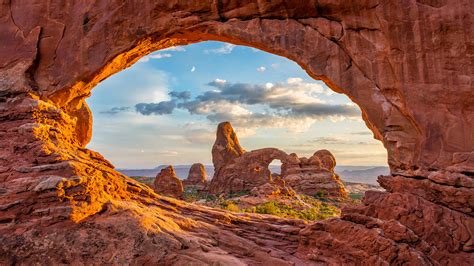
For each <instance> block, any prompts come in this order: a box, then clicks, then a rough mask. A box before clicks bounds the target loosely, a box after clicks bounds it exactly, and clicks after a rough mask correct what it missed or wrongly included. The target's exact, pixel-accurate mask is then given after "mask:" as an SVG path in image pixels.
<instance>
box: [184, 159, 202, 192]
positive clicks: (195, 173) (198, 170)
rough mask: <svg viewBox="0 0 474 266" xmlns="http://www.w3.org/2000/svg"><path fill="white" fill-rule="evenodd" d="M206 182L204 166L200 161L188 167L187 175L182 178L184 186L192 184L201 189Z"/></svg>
mask: <svg viewBox="0 0 474 266" xmlns="http://www.w3.org/2000/svg"><path fill="white" fill-rule="evenodd" d="M206 184H207V175H206V168H205V167H204V165H203V164H202V163H195V164H193V165H191V168H190V169H189V174H188V177H187V178H186V179H185V180H183V185H184V186H193V187H196V188H198V189H203V188H204V187H205V186H206Z"/></svg>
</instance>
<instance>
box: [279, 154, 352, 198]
mask: <svg viewBox="0 0 474 266" xmlns="http://www.w3.org/2000/svg"><path fill="white" fill-rule="evenodd" d="M288 157H289V159H287V160H284V161H282V162H283V164H282V166H281V177H282V178H283V180H285V182H286V183H287V184H288V185H289V186H290V187H292V188H293V189H294V190H295V191H297V192H298V193H302V194H306V195H324V196H326V197H333V198H346V197H347V192H346V190H345V188H344V184H342V182H341V179H340V177H339V176H338V175H337V174H336V173H335V172H334V167H335V166H336V159H335V158H334V156H333V155H332V154H331V152H329V151H328V150H319V151H317V152H315V153H314V155H313V156H311V157H310V158H305V157H302V158H298V156H297V155H296V154H294V153H293V154H290V155H289V156H288Z"/></svg>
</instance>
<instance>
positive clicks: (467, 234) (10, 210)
mask: <svg viewBox="0 0 474 266" xmlns="http://www.w3.org/2000/svg"><path fill="white" fill-rule="evenodd" d="M473 9H474V2H473V1H470V0H444V1H430V0H423V1H421V0H420V1H416V0H407V1H329V0H322V1H311V0H310V1H278V0H277V1H257V2H256V1H250V0H243V1H148V2H147V3H145V4H138V3H137V2H134V1H126V2H113V1H89V2H83V3H81V4H78V3H70V2H61V1H56V2H54V1H34V0H33V1H28V3H27V2H24V1H4V2H2V3H1V4H0V19H1V23H0V40H1V43H2V45H0V243H2V245H1V246H0V264H13V263H22V264H37V263H42V264H61V263H71V264H72V263H79V264H81V263H82V264H127V263H130V262H133V263H136V264H178V265H179V264H189V263H190V262H193V263H196V264H213V263H214V264H215V263H219V262H220V263H222V264H232V265H238V264H245V263H246V264H272V265H273V264H274V265H277V264H282V265H284V264H289V263H296V264H307V265H308V264H309V265H310V264H321V263H328V264H330V263H336V264H349V263H352V264H355V263H360V262H363V263H366V264H389V263H392V264H403V263H406V264H416V265H423V264H425V265H430V264H441V265H446V264H451V265H462V264H466V263H469V262H471V261H474V253H473V247H474V245H473V243H472V241H473V239H474V237H473V231H472V228H473V227H474V226H473V217H472V210H473V209H474V204H473V202H472V200H471V196H472V195H474V191H473V186H472V183H473V181H472V180H473V176H474V151H473V147H474V138H473V134H472V132H474V95H473V94H474V90H473V86H472V84H473V71H472V55H473V52H472V47H474V44H473V40H474V33H473V26H472V25H473V18H472V10H473ZM204 40H219V41H226V42H231V43H234V44H243V45H249V46H252V47H255V48H259V49H262V50H265V51H267V52H271V53H275V54H278V55H282V56H285V57H288V58H290V59H292V60H294V61H295V62H297V63H298V64H299V65H300V66H301V67H303V68H304V69H305V70H306V71H307V72H308V74H309V75H310V76H312V77H314V78H318V79H322V80H323V81H325V82H326V83H327V84H328V85H329V86H330V87H331V88H332V89H333V90H335V91H337V92H342V93H345V94H347V95H348V96H349V97H350V98H351V100H353V101H354V103H356V104H357V105H358V106H359V107H360V109H361V111H362V117H363V119H364V121H365V122H366V124H367V126H368V127H369V128H370V129H371V130H372V132H373V133H374V137H375V138H377V139H379V140H381V141H382V142H383V143H384V146H385V147H386V148H387V151H388V163H389V165H390V168H391V174H392V176H388V177H384V178H381V179H380V182H381V184H382V186H384V188H385V189H386V190H387V192H376V193H373V192H370V193H369V192H367V193H366V197H365V199H364V203H363V205H361V206H359V207H358V208H352V209H347V210H344V212H343V216H342V218H341V219H331V220H329V221H322V222H318V223H313V224H304V223H303V222H302V221H298V220H287V219H277V218H274V217H267V216H262V215H247V214H242V215H237V214H232V213H229V212H225V211H219V210H213V209H209V208H204V207H196V206H194V205H191V204H187V203H184V202H182V201H177V200H173V199H170V198H166V197H162V196H159V195H157V194H156V193H154V192H153V191H152V190H151V189H149V188H147V187H146V186H143V185H141V184H139V183H137V182H134V181H133V180H131V179H129V178H127V177H125V176H123V175H121V174H119V173H118V172H116V171H115V170H114V169H113V166H112V165H111V164H110V163H109V162H107V160H105V159H104V158H103V157H102V156H101V155H100V154H98V153H96V152H93V151H91V150H88V149H86V148H85V145H86V144H87V143H88V142H89V140H90V137H91V126H92V119H91V113H90V111H89V109H88V107H87V104H86V103H85V98H86V97H87V96H88V95H90V93H91V90H92V88H93V87H94V86H95V85H96V84H97V83H98V82H100V81H102V80H104V79H105V78H106V77H108V76H110V75H112V74H114V73H116V72H118V71H120V70H122V69H124V68H126V67H128V66H130V65H131V64H133V63H134V62H136V61H137V60H138V59H139V58H140V57H142V56H144V55H145V54H147V53H150V52H152V51H154V50H157V49H162V48H166V47H170V46H173V45H179V44H188V43H193V42H198V41H204ZM238 153H239V152H237V154H238ZM56 177H60V178H56ZM35 188H36V189H35ZM118 251H119V252H118Z"/></svg>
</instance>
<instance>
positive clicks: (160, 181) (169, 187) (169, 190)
mask: <svg viewBox="0 0 474 266" xmlns="http://www.w3.org/2000/svg"><path fill="white" fill-rule="evenodd" d="M154 190H155V192H156V193H158V194H161V195H165V196H169V197H173V198H180V197H181V196H182V195H183V191H184V190H183V184H182V182H181V180H179V179H178V177H177V176H176V173H175V171H174V168H173V166H171V165H170V166H168V167H166V168H163V169H161V171H160V172H159V173H158V174H157V175H156V178H155V182H154Z"/></svg>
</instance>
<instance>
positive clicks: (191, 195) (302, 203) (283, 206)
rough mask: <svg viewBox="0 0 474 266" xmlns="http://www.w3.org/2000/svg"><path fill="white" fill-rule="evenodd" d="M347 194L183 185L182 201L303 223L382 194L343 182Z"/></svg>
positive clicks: (334, 214)
mask: <svg viewBox="0 0 474 266" xmlns="http://www.w3.org/2000/svg"><path fill="white" fill-rule="evenodd" d="M132 178H133V179H135V180H137V181H139V182H141V183H143V184H146V185H148V186H150V188H153V186H154V184H153V183H154V180H155V178H152V177H144V176H133V177H132ZM344 185H345V188H346V190H347V192H348V194H349V198H348V199H333V198H328V197H325V195H324V193H319V194H315V195H313V196H310V195H304V194H297V193H293V194H292V193H282V191H281V190H278V189H276V190H270V191H266V192H262V191H253V192H252V191H239V192H236V193H232V194H229V195H220V196H214V195H210V194H209V193H207V192H201V191H199V189H196V188H195V187H193V186H185V188H184V193H183V199H184V200H185V201H187V202H189V203H193V204H197V205H201V206H207V207H212V208H219V209H223V210H227V211H232V212H240V213H260V214H269V215H275V216H279V217H284V218H295V219H303V220H309V221H314V220H323V219H327V218H331V217H339V216H340V214H341V208H342V207H345V206H352V205H356V204H360V203H361V199H362V197H363V196H364V193H365V192H366V191H368V190H375V191H384V189H383V188H382V187H380V186H375V185H370V184H364V183H352V182H344Z"/></svg>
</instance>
